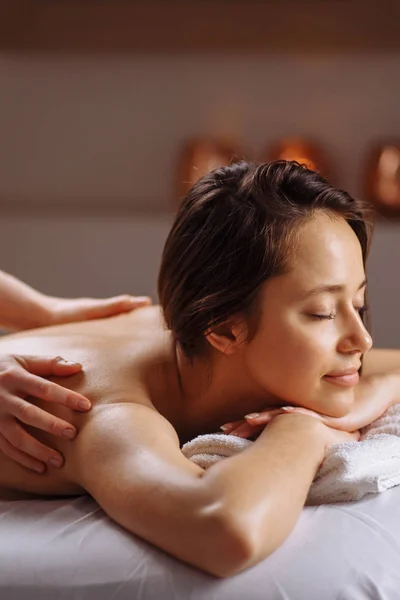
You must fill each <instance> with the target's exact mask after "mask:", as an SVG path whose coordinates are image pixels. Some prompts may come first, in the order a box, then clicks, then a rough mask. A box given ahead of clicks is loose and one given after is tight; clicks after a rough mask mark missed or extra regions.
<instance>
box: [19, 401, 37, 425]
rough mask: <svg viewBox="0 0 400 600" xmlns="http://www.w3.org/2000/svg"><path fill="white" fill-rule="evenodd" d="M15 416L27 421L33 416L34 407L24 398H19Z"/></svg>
mask: <svg viewBox="0 0 400 600" xmlns="http://www.w3.org/2000/svg"><path fill="white" fill-rule="evenodd" d="M15 412H16V416H17V418H18V419H20V421H24V422H25V421H27V420H28V421H29V420H31V419H32V418H33V417H34V414H35V407H34V406H33V405H32V404H29V403H28V402H26V401H25V400H19V401H18V402H17V403H16V407H15Z"/></svg>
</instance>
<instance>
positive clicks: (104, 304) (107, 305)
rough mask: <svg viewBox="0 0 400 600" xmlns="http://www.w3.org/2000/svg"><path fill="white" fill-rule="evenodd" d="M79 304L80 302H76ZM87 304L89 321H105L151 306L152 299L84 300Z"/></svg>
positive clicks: (128, 297) (133, 297)
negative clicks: (141, 307)
mask: <svg viewBox="0 0 400 600" xmlns="http://www.w3.org/2000/svg"><path fill="white" fill-rule="evenodd" d="M76 302H79V300H76ZM82 302H85V303H86V307H85V305H84V304H83V305H82V308H83V307H85V309H86V310H85V316H86V318H87V319H103V318H107V317H112V316H114V315H118V314H120V313H124V312H130V311H131V310H134V309H135V308H139V307H140V306H147V305H149V304H151V299H150V298H148V297H146V296H142V297H140V296H127V295H122V296H115V297H114V298H105V299H101V300H89V299H88V300H82Z"/></svg>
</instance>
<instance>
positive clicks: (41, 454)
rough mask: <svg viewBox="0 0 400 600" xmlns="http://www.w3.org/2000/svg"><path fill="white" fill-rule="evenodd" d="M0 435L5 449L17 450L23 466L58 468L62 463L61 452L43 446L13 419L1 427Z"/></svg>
mask: <svg viewBox="0 0 400 600" xmlns="http://www.w3.org/2000/svg"><path fill="white" fill-rule="evenodd" d="M2 436H3V440H4V443H5V446H6V451H8V452H11V453H13V452H14V451H17V453H20V454H19V456H20V458H21V460H22V459H23V460H24V461H25V464H24V466H28V468H35V466H36V467H42V470H43V466H45V465H47V466H49V467H54V468H56V467H57V468H59V467H61V466H62V465H63V464H64V458H63V456H62V454H60V453H59V452H57V451H56V450H53V449H52V448H49V447H48V446H45V445H44V444H43V443H42V442H40V441H39V440H37V439H36V438H34V437H33V436H31V435H30V434H29V433H28V432H27V431H26V430H25V429H24V428H23V427H21V425H19V423H16V422H15V421H14V422H11V423H10V426H9V427H7V428H3V434H2ZM21 454H22V456H21ZM51 461H56V462H51ZM38 463H39V464H38ZM29 465H31V466H29ZM36 470H37V469H36Z"/></svg>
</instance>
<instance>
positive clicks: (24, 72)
mask: <svg viewBox="0 0 400 600" xmlns="http://www.w3.org/2000/svg"><path fill="white" fill-rule="evenodd" d="M39 4H40V3H39ZM52 4H53V3H46V2H44V3H42V13H41V14H40V15H39V13H34V12H32V11H33V8H32V7H33V4H31V3H28V2H25V3H24V10H23V11H21V12H19V13H18V11H16V9H15V6H16V5H15V4H13V5H12V6H13V7H14V8H12V9H11V8H10V7H11V4H9V11H8V13H7V14H6V13H4V14H3V17H4V15H6V16H7V17H8V18H9V19H10V21H9V23H10V28H8V29H7V35H4V36H3V47H2V46H1V43H0V256H1V263H0V268H2V269H3V270H6V271H9V272H11V273H13V274H15V275H17V276H18V277H20V278H22V279H23V280H25V281H27V282H29V283H30V284H32V285H34V286H36V287H38V288H39V289H40V290H42V291H45V292H47V293H49V294H53V295H65V296H75V295H89V296H106V295H113V294H118V293H124V292H129V293H137V294H141V295H142V294H150V295H151V296H152V297H153V299H154V300H156V277H157V269H158V265H159V261H160V256H161V251H162V247H163V243H164V241H165V238H166V235H167V233H168V230H169V227H170V224H171V222H172V219H173V211H174V209H175V208H176V206H177V201H178V200H177V199H178V193H177V188H176V176H177V161H178V156H179V152H180V150H181V147H182V144H183V143H184V142H185V141H186V140H187V139H188V138H191V137H202V136H204V135H211V136H217V137H218V136H228V137H230V138H232V139H234V140H237V142H238V143H239V145H240V146H241V147H242V148H243V154H244V155H245V156H247V157H250V158H255V159H261V158H262V157H263V156H265V153H266V150H267V149H268V148H269V147H270V146H271V144H272V143H274V142H275V141H276V140H278V139H280V138H282V137H286V136H294V135H295V136H301V137H303V138H307V139H308V138H311V139H314V140H316V141H317V142H318V143H319V144H320V145H321V146H322V147H323V148H324V150H325V151H326V153H327V155H328V157H329V159H330V162H331V165H332V167H333V170H334V173H335V183H337V184H338V185H340V186H341V187H343V188H345V189H347V190H348V191H349V192H351V193H353V194H359V195H360V194H361V195H362V194H363V179H364V177H365V168H366V165H365V160H366V153H367V151H368V149H369V147H370V146H371V144H373V143H375V142H376V141H379V140H381V139H387V138H393V137H396V136H397V137H398V138H399V137H400V42H399V41H398V42H397V45H396V42H395V41H393V40H395V36H394V34H393V24H392V19H391V18H387V20H385V21H384V22H380V21H379V19H378V21H377V18H378V17H377V15H380V13H379V12H374V11H378V10H379V8H378V5H374V7H373V11H372V13H371V14H369V16H365V14H364V17H363V18H364V21H363V23H364V25H363V27H364V29H365V23H367V24H368V27H370V26H371V27H372V24H373V23H375V24H376V23H378V25H379V27H380V29H379V31H378V33H377V34H376V35H375V34H374V33H373V31H374V30H373V28H372V29H371V32H372V33H370V38H368V31H369V29H368V28H367V29H366V30H365V31H364V30H363V31H364V37H361V38H360V39H358V38H357V19H356V17H357V14H358V15H359V16H360V15H361V14H362V13H360V12H359V13H357V11H360V10H361V11H362V10H364V11H365V9H366V7H367V6H368V3H367V4H366V3H365V2H364V3H358V2H356V1H354V2H351V1H350V2H349V3H348V5H349V6H351V7H353V12H351V15H352V16H353V17H354V22H353V23H352V24H351V23H350V24H349V23H347V22H346V23H345V17H346V13H344V12H343V10H344V9H343V3H342V2H336V3H332V2H329V0H328V1H327V2H326V3H325V6H323V5H324V3H323V2H319V3H318V2H316V1H315V0H314V1H310V0H309V1H308V2H304V1H303V0H300V3H299V2H298V3H297V4H296V3H290V2H286V3H281V5H280V6H281V9H279V7H278V6H277V3H276V2H270V3H268V2H266V3H264V4H265V5H268V4H270V10H273V11H275V12H274V14H275V15H277V14H279V10H282V9H283V8H284V5H285V6H286V9H287V10H288V11H289V12H288V13H287V14H289V13H290V15H291V16H290V19H291V20H290V19H289V24H291V25H290V27H292V28H293V27H294V31H296V29H295V25H296V22H297V21H298V19H300V18H301V19H303V21H304V15H303V16H301V17H300V16H299V15H300V13H303V12H304V6H305V5H307V6H306V9H307V10H309V11H310V15H311V14H313V11H314V12H315V11H317V15H316V16H315V15H314V18H315V19H317V18H318V19H320V21H318V22H320V23H321V24H322V25H323V24H324V23H325V26H326V27H327V28H328V29H327V38H326V39H328V42H329V43H325V41H326V40H325V41H324V35H323V31H322V34H321V31H320V30H319V29H317V27H316V26H315V27H314V29H313V28H311V29H310V30H309V31H308V32H307V31H306V32H305V33H306V35H305V33H304V31H303V33H302V34H299V36H300V39H299V40H298V44H297V45H296V43H295V41H296V40H294V41H293V35H295V33H293V31H292V30H290V31H291V38H290V43H289V44H287V45H285V43H284V42H282V38H284V37H285V35H287V32H286V33H285V30H284V29H282V27H281V29H280V31H281V33H280V34H279V35H278V34H277V33H276V32H275V34H274V35H275V38H276V39H275V38H274V39H273V40H272V42H271V43H269V42H268V39H264V37H263V34H262V31H261V32H259V30H258V29H257V32H258V33H257V35H258V36H259V38H260V40H261V42H260V44H259V47H252V35H251V28H250V30H249V31H248V32H247V37H246V36H245V37H244V38H243V39H242V38H238V41H237V44H236V46H235V43H236V42H235V40H234V39H233V38H232V36H233V33H232V35H231V36H230V35H229V31H230V28H232V27H233V30H232V31H233V32H234V31H236V30H237V31H242V29H241V28H240V19H242V18H243V15H244V14H247V12H246V11H248V10H250V8H249V7H250V6H251V5H252V4H253V5H254V6H256V5H258V8H257V10H261V9H260V6H259V3H257V2H249V3H247V4H246V5H245V4H244V3H243V2H242V3H237V2H234V1H233V2H232V6H233V5H235V7H234V10H233V12H232V14H231V15H230V9H229V4H230V3H229V2H227V1H226V2H225V3H222V4H224V5H225V6H224V14H225V15H226V21H224V20H223V19H222V17H221V16H219V17H218V18H220V19H222V20H221V23H225V24H224V28H225V29H223V32H225V33H222V39H224V36H225V39H226V40H227V46H226V47H221V40H219V41H218V39H217V38H215V37H214V38H213V37H212V36H211V37H210V38H209V37H207V30H206V29H204V41H203V42H201V36H200V37H199V40H200V41H198V42H196V43H194V44H193V40H192V41H191V38H190V35H188V36H187V37H185V36H184V35H183V36H182V33H181V28H185V18H186V19H188V18H191V19H192V21H191V22H190V27H189V34H190V29H191V30H192V31H193V27H194V25H195V23H196V20H195V16H196V14H197V15H198V16H199V15H200V16H201V15H202V16H201V18H203V21H204V15H206V16H207V10H208V11H212V10H213V9H212V6H211V5H210V3H209V2H204V1H203V2H200V3H199V2H197V3H196V1H194V2H193V9H192V12H193V11H194V12H195V14H192V13H191V12H190V9H189V8H188V4H190V3H186V8H185V9H184V8H182V6H181V10H183V11H186V12H185V13H184V14H183V16H182V20H181V21H180V22H179V19H178V17H179V15H180V13H179V3H177V2H174V3H171V7H172V8H171V11H172V13H173V14H172V17H173V16H174V15H175V17H176V18H175V19H174V18H172V17H171V12H170V13H168V14H169V15H170V17H169V18H170V25H169V26H170V28H171V31H170V34H171V36H172V38H171V39H173V36H174V35H175V44H174V43H172V45H171V46H170V45H169V42H168V40H169V39H170V38H169V37H168V36H167V35H166V33H165V32H164V33H163V35H164V36H166V37H165V40H164V38H163V40H162V42H161V43H160V41H159V37H158V38H157V36H156V34H154V36H155V37H154V40H153V45H152V43H151V42H152V38H151V35H150V34H151V32H152V31H150V33H149V36H146V35H145V34H144V33H143V28H141V27H140V26H139V25H140V23H139V24H138V23H136V25H135V27H136V29H135V31H136V34H137V35H138V38H139V42H138V45H136V42H135V39H136V38H135V37H134V36H135V35H136V34H135V31H133V32H131V37H129V35H128V32H127V31H126V29H124V28H123V27H125V20H126V15H125V17H124V18H123V19H122V17H120V18H119V20H118V19H117V20H116V22H114V23H112V22H110V21H108V23H109V27H110V30H109V31H111V32H112V35H110V36H109V37H107V36H106V35H105V34H106V33H107V31H108V29H107V26H106V24H105V22H103V21H102V22H101V23H100V24H99V23H97V25H96V22H95V23H93V19H92V21H91V22H90V23H91V24H90V25H88V27H87V36H85V28H84V24H85V23H84V22H81V21H79V19H78V22H79V23H81V29H82V31H81V30H80V29H79V28H77V29H76V30H75V31H77V32H78V33H76V35H75V36H74V34H73V25H74V23H73V21H69V20H68V19H69V16H71V18H72V16H74V15H75V17H76V18H78V17H79V14H78V15H77V16H76V13H74V10H76V6H78V7H79V5H81V6H83V7H86V8H88V6H89V5H90V4H91V6H90V7H89V9H88V10H90V11H92V12H85V13H82V14H83V15H84V19H88V15H89V16H90V14H92V16H93V15H95V14H96V13H95V12H94V11H95V10H96V8H95V5H96V3H88V2H82V3H79V2H72V3H65V2H61V3H60V6H62V8H63V11H64V12H63V13H62V15H63V16H62V19H61V20H59V21H57V19H56V18H55V16H54V15H55V14H56V13H54V12H51V11H53V7H52V6H51V5H52ZM103 4H104V3H103ZM108 4H109V5H110V4H111V3H108ZM116 4H118V3H116ZM126 4H127V3H125V5H126ZM128 4H129V3H128ZM151 4H152V7H151V9H152V11H153V15H154V19H155V20H157V22H158V20H160V21H161V23H162V16H163V14H164V15H165V14H167V13H166V12H165V10H166V8H165V7H166V5H168V2H165V3H164V5H163V7H162V8H160V7H161V4H160V3H155V2H152V3H151ZM217 4H218V3H217ZM220 4H221V3H220ZM300 4H302V5H303V8H302V10H301V11H299V7H300ZM380 4H381V9H380V10H381V11H382V10H385V9H384V3H383V4H382V3H380ZM68 5H69V6H68ZM199 5H201V6H199ZM207 5H208V6H207ZM21 6H22V5H21ZM46 6H47V9H48V10H49V12H48V13H46V11H45V10H44V8H43V7H45V8H46ZM148 6H149V5H148ZM238 6H239V7H241V8H240V11H241V12H240V11H239V12H238V10H239V9H238ZM246 6H247V7H248V8H247V9H246ZM296 7H297V8H296ZM363 7H364V8H363ZM28 8H29V10H30V11H31V12H30V13H29V17H30V20H29V19H28V20H27V16H26V15H27V13H26V11H27V10H28ZM125 8H126V6H125ZM263 10H265V6H264V7H263ZM340 10H341V11H342V13H340ZM157 11H159V12H157ZM160 11H161V13H162V14H160ZM162 11H164V12H162ZM174 11H175V13H174ZM196 11H197V13H196ZM199 11H200V12H199ZM204 11H206V12H204ZM296 11H297V12H296ZM318 11H319V12H318ZM321 11H322V12H321ZM324 11H325V13H324ZM326 11H328V12H326ZM335 11H336V12H335ZM338 11H339V13H338ZM57 14H58V13H57ZM82 14H81V15H80V17H81V18H82ZM110 14H111V13H110ZM146 14H147V13H146ZM263 14H264V13H263ZM267 14H268V13H265V15H267ZM32 15H36V21H35V20H33V21H32ZM46 15H47V16H46ZM157 15H158V17H157ZM235 15H236V20H239V22H238V23H236V22H234V21H230V19H234V18H235ZM332 15H336V18H337V19H338V20H337V23H336V33H337V35H336V36H335V35H334V34H335V27H334V25H335V23H334V24H333V25H332V23H331V21H330V23H331V25H329V23H328V24H327V19H328V17H331V20H332ZM351 15H350V16H351ZM208 16H209V17H210V12H209V15H208ZM340 16H341V18H342V21H340V19H339V17H340ZM386 16H387V15H386ZM150 17H151V11H150V12H149V22H150V21H151V19H150ZM389 17H390V14H389ZM46 18H47V19H48V21H47V27H46ZM142 18H143V15H142ZM199 18H200V17H199ZM19 19H20V20H19ZM63 19H64V20H63ZM176 19H178V24H176ZM200 20H201V19H200ZM258 20H259V19H258ZM28 21H29V23H30V27H29V28H28V24H27V23H28ZM203 21H201V23H203V25H202V26H203V27H204V22H203ZM311 21H312V19H311ZM123 22H124V25H123ZM254 22H255V21H254ZM312 22H313V21H312ZM315 22H316V21H315ZM2 23H3V25H2V27H3V28H4V32H5V31H6V28H5V26H4V18H3V20H2ZM35 23H36V25H35ZM88 23H89V22H88ZM146 23H147V25H146V26H147V27H149V23H148V22H147V21H146ZM174 23H175V24H174ZM205 23H207V20H206V21H205ZM341 23H342V30H340V25H341ZM397 23H400V20H399V21H397ZM24 24H25V27H26V29H25V30H24V27H23V25H24ZM248 25H251V23H248ZM300 25H301V23H300ZM35 27H36V30H35ZM57 27H58V28H59V31H60V32H62V33H63V34H64V37H63V36H61V37H60V36H59V37H58V36H57ZM68 27H70V28H71V31H69V30H68ZM96 27H97V29H96ZM118 27H120V28H121V32H122V33H121V39H122V41H123V42H124V43H122V44H120V46H121V47H120V46H119V44H118V43H117V44H116V43H115V40H120V38H119V37H118ZM151 27H154V24H153V25H151V26H150V29H151ZM213 27H214V28H215V23H214V26H213ZM235 27H236V29H235ZM266 27H267V26H266ZM268 27H269V29H271V23H269V24H268ZM385 27H386V28H389V29H388V30H387V32H388V35H385ZM174 28H175V29H174ZM351 28H353V29H354V35H355V39H353V38H352V36H351V35H350V34H351ZM211 29H212V27H211ZM289 29H290V28H289ZM21 31H22V32H24V31H25V32H28V31H29V35H28V34H27V33H26V35H25V37H24V36H23V35H22V34H21ZM32 31H33V33H32ZM35 31H36V34H35ZM157 31H158V30H157ZM340 31H341V33H340ZM138 32H140V33H138ZM313 32H314V34H315V38H316V42H315V44H314V45H313V44H310V43H308V45H307V43H306V42H307V40H308V42H309V41H310V36H312V35H313ZM346 32H348V35H347V33H346ZM0 33H1V30H0ZM153 33H154V32H153ZM209 33H210V32H208V34H209ZM278 33H279V32H278ZM100 34H103V37H102V35H100ZM328 34H329V35H328ZM389 34H390V35H389ZM35 35H36V37H35ZM60 35H61V34H60ZM307 35H308V37H307ZM104 36H105V37H104ZM132 36H133V37H132ZM179 36H180V37H179ZM264 36H266V38H267V37H268V31H265V34H264ZM329 36H330V37H329ZM346 36H347V37H346ZM374 36H375V37H374ZM390 36H392V38H393V40H392V42H391V43H388V39H389V41H390V40H391V39H392V38H391V37H390ZM148 37H150V39H148ZM233 37H234V36H233ZM256 37H257V36H256ZM399 37H400V36H399ZM60 39H61V41H59V40H60ZM129 40H132V47H130V42H129ZM177 40H178V41H177ZM246 40H247V42H246ZM263 40H264V42H265V43H263ZM274 40H275V41H274ZM276 40H278V41H276ZM357 40H358V41H357ZM281 42H282V43H281ZM202 44H203V45H202ZM246 44H247V45H246ZM115 45H116V46H117V48H115V47H114V46H115ZM116 50H117V51H116ZM399 264H400V224H398V223H397V222H396V221H391V220H389V219H380V220H379V222H378V224H377V228H376V233H375V238H374V242H373V247H372V253H371V258H370V264H369V268H368V277H369V292H370V306H371V313H372V323H373V335H374V337H375V342H376V345H378V346H400V317H399V315H398V306H399V305H400V277H399V272H398V271H399V267H398V265H399Z"/></svg>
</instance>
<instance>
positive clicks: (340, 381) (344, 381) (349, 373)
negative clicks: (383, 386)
mask: <svg viewBox="0 0 400 600" xmlns="http://www.w3.org/2000/svg"><path fill="white" fill-rule="evenodd" d="M359 368H360V367H358V368H357V367H350V368H349V369H343V370H341V371H334V372H333V373H328V374H327V375H324V377H323V378H322V379H324V380H325V381H326V382H327V383H332V384H334V385H339V386H343V387H352V386H354V385H357V383H358V382H359V379H360V376H359V374H358V370H359Z"/></svg>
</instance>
